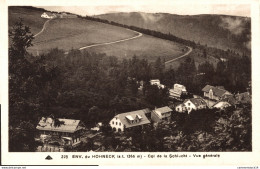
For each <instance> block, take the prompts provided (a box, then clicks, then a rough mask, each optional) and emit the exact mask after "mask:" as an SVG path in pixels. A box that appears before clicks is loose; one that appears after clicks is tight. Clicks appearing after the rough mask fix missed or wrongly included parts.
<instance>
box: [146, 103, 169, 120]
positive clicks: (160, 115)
mask: <svg viewBox="0 0 260 169" xmlns="http://www.w3.org/2000/svg"><path fill="white" fill-rule="evenodd" d="M171 113H172V109H171V108H170V107H168V106H165V107H161V108H157V109H155V110H153V111H152V112H151V119H152V121H153V122H156V123H157V122H161V121H170V119H171Z"/></svg>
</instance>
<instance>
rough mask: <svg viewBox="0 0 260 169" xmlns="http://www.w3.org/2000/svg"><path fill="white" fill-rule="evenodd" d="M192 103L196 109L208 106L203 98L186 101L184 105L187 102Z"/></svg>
mask: <svg viewBox="0 0 260 169" xmlns="http://www.w3.org/2000/svg"><path fill="white" fill-rule="evenodd" d="M189 100H190V101H191V102H192V103H193V104H194V105H195V106H196V107H198V106H200V105H207V103H206V102H205V101H204V100H203V99H201V98H191V99H186V100H184V102H183V103H186V102H187V101H189Z"/></svg>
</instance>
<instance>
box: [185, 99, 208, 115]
mask: <svg viewBox="0 0 260 169" xmlns="http://www.w3.org/2000/svg"><path fill="white" fill-rule="evenodd" d="M183 104H184V105H185V109H186V110H187V111H188V113H190V112H191V111H192V110H200V109H205V108H207V103H206V102H205V101H204V100H203V99H202V98H191V99H186V100H184V102H183Z"/></svg>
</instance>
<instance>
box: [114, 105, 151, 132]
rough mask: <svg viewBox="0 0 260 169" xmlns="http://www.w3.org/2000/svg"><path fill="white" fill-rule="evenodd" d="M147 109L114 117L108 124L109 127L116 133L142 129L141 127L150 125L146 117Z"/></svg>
mask: <svg viewBox="0 0 260 169" xmlns="http://www.w3.org/2000/svg"><path fill="white" fill-rule="evenodd" d="M147 111H148V109H143V110H137V111H132V112H127V113H121V114H118V115H116V116H115V117H114V118H113V119H112V120H111V121H110V122H109V124H110V126H111V127H112V129H113V130H114V131H116V132H123V131H125V130H128V129H132V128H136V127H141V128H142V127H143V125H146V124H150V121H149V120H148V119H147V117H146V115H145V114H146V113H147Z"/></svg>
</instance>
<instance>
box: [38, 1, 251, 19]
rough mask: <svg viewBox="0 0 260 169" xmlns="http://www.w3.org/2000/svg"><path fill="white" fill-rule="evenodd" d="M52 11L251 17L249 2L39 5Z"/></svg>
mask: <svg viewBox="0 0 260 169" xmlns="http://www.w3.org/2000/svg"><path fill="white" fill-rule="evenodd" d="M37 7H41V8H44V9H47V10H50V11H58V12H62V11H65V12H71V13H75V14H79V15H83V16H85V15H100V14H105V13H112V12H148V13H160V12H161V13H171V14H178V15H197V14H224V15H235V16H246V17H250V5H248V4H190V3H189V5H187V3H186V4H183V3H182V4H170V5H169V4H150V5H147V4H135V3H133V4H123V5H115V4H112V5H102V4H100V5H93V4H92V5H90V6H37Z"/></svg>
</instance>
